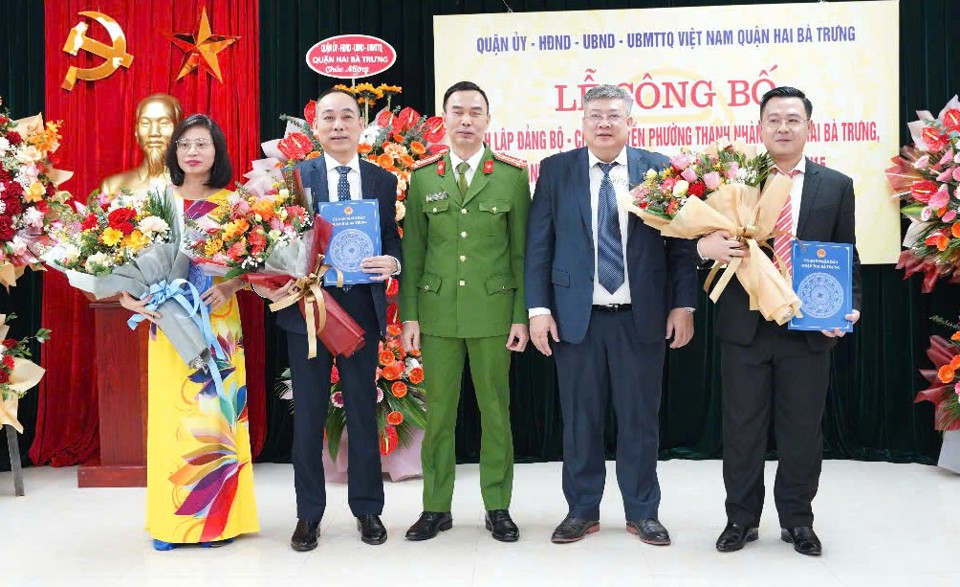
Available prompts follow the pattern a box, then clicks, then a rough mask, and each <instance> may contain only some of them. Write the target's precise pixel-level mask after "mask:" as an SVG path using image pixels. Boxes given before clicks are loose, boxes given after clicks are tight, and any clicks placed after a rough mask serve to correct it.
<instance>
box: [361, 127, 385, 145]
mask: <svg viewBox="0 0 960 587" xmlns="http://www.w3.org/2000/svg"><path fill="white" fill-rule="evenodd" d="M381 130H382V129H381V128H380V127H379V126H377V125H376V124H371V125H370V126H368V127H367V128H365V129H363V132H361V133H360V144H361V145H371V146H372V145H373V142H374V141H375V140H377V135H378V134H380V131H381Z"/></svg>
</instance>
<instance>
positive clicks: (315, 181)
mask: <svg viewBox="0 0 960 587" xmlns="http://www.w3.org/2000/svg"><path fill="white" fill-rule="evenodd" d="M325 159H326V158H325V157H317V158H316V159H311V160H309V161H304V162H303V163H301V164H299V165H298V166H297V171H299V173H300V178H301V180H302V182H303V186H304V187H305V188H310V191H311V193H312V194H313V203H314V204H313V205H314V210H313V212H314V213H316V211H317V210H318V209H319V208H318V207H317V202H322V201H329V199H330V195H329V187H328V182H327V164H326V160H325ZM360 193H361V194H362V195H363V198H364V199H367V200H370V199H377V200H378V201H379V203H380V240H381V243H382V254H384V255H390V256H391V257H395V258H396V259H397V260H398V261H400V260H401V253H400V233H399V232H398V231H397V178H396V177H395V176H394V175H393V174H392V173H390V172H389V171H385V170H384V169H382V168H380V167H378V166H376V165H374V164H373V163H369V162H367V161H364V160H363V159H361V160H360ZM329 289H336V288H333V287H331V288H329ZM336 295H337V296H361V295H372V296H373V306H374V309H375V310H376V312H377V322H378V323H379V324H380V333H381V334H383V333H384V332H386V329H387V294H386V284H385V283H374V284H371V285H357V286H354V287H352V288H350V291H348V292H344V291H338V292H336ZM277 326H279V327H280V328H282V329H284V330H288V331H290V332H297V333H300V334H306V333H307V324H306V321H305V320H304V318H303V314H301V313H300V309H299V308H298V307H297V306H290V307H288V308H284V309H283V310H280V312H278V313H277Z"/></svg>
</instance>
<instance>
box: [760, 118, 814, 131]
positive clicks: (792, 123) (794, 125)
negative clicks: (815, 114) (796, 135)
mask: <svg viewBox="0 0 960 587" xmlns="http://www.w3.org/2000/svg"><path fill="white" fill-rule="evenodd" d="M806 123H807V119H801V118H788V119H786V120H780V119H779V118H768V119H767V120H764V121H763V126H765V127H767V128H769V129H770V130H780V127H781V126H783V125H784V124H786V125H787V128H789V129H790V130H797V129H798V128H800V127H801V126H803V125H804V124H806Z"/></svg>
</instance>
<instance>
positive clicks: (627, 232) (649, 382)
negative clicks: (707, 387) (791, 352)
mask: <svg viewBox="0 0 960 587" xmlns="http://www.w3.org/2000/svg"><path fill="white" fill-rule="evenodd" d="M632 104H633V100H632V98H631V96H630V94H629V93H628V92H626V91H625V90H624V89H623V88H620V87H617V86H611V85H600V86H597V87H595V88H592V89H591V90H590V91H588V92H587V93H586V95H585V96H584V110H583V136H584V140H585V141H586V144H587V146H586V147H584V148H580V149H574V150H572V151H568V152H565V153H559V154H557V155H552V156H550V157H547V158H546V159H544V160H543V162H542V164H541V167H540V177H539V180H538V181H537V189H536V192H535V194H534V197H533V204H532V208H531V210H530V222H529V226H528V228H527V252H526V268H525V272H524V285H525V287H526V301H527V308H528V310H529V313H530V339H531V341H532V342H533V343H534V345H535V346H536V347H537V349H538V350H539V351H540V352H542V353H543V354H544V355H547V356H550V355H551V354H553V353H554V352H556V356H557V376H558V380H559V382H560V405H561V408H562V411H563V493H564V496H565V497H566V499H567V505H568V514H567V517H566V518H565V519H564V520H563V521H562V522H561V523H560V525H559V526H558V527H557V529H556V530H555V531H554V533H553V537H552V540H553V542H555V543H567V542H574V541H577V540H580V539H582V538H583V537H584V536H586V535H587V534H589V533H592V532H596V531H597V530H598V529H599V519H600V499H601V498H602V497H603V486H604V481H605V480H606V464H605V462H604V447H603V425H604V421H605V419H606V418H605V414H606V407H607V401H608V400H607V398H608V395H609V396H611V397H612V400H613V406H614V410H615V412H616V415H617V481H618V482H619V484H620V492H621V494H622V495H623V503H624V510H625V514H626V529H627V531H628V532H630V533H631V534H635V535H637V536H638V537H639V538H640V540H642V541H643V542H646V543H648V544H657V545H666V544H670V535H669V533H668V532H667V529H666V528H664V527H663V525H662V524H661V523H660V522H659V520H658V508H659V505H660V484H659V482H658V481H657V450H658V447H659V422H658V412H659V409H660V396H661V393H662V389H661V380H662V375H663V360H664V355H665V352H666V344H665V343H664V340H665V339H668V338H673V342H672V343H671V344H670V347H671V348H679V347H682V346H683V345H685V344H687V343H688V342H689V341H690V338H691V337H692V336H693V307H692V306H694V305H695V304H696V300H697V291H696V290H697V274H696V265H697V261H696V255H695V254H694V250H693V248H694V245H693V241H687V240H677V239H673V238H664V237H662V236H661V235H660V232H659V231H658V230H655V229H653V228H650V227H649V226H647V225H645V224H644V223H643V222H641V221H640V220H639V219H638V218H637V217H636V216H634V215H633V214H629V213H627V212H626V211H625V210H621V209H619V207H618V206H617V201H616V192H617V191H621V192H625V191H626V190H628V189H629V186H632V185H636V184H639V183H640V182H641V181H643V176H644V174H645V173H646V172H647V171H648V170H650V169H655V170H657V171H659V170H661V169H663V167H664V165H665V164H666V163H667V158H666V157H664V156H663V155H660V154H657V153H652V152H650V151H644V150H641V149H634V148H631V147H627V146H626V141H627V133H628V130H629V125H628V120H629V116H630V107H631V106H632ZM550 338H552V339H553V343H554V344H553V347H552V348H551V343H550Z"/></svg>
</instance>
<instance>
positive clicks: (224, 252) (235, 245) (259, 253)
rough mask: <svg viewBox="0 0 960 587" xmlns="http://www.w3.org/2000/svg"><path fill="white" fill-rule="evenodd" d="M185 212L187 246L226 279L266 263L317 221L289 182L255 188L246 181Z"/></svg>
mask: <svg viewBox="0 0 960 587" xmlns="http://www.w3.org/2000/svg"><path fill="white" fill-rule="evenodd" d="M186 217H187V232H188V237H187V241H186V248H187V250H189V251H190V252H191V253H192V254H193V255H194V256H195V258H196V260H197V261H198V262H200V263H201V264H204V265H206V266H207V269H210V270H211V271H212V272H217V271H218V270H217V269H216V268H217V267H219V268H221V270H220V273H222V274H223V276H224V278H225V279H231V278H233V277H237V276H239V275H243V274H245V273H252V272H254V271H257V270H260V269H263V268H264V267H265V266H266V265H267V263H268V260H269V259H270V257H271V255H273V254H274V252H278V253H279V251H280V250H281V249H284V248H287V247H289V245H290V244H291V243H292V242H293V241H294V240H296V239H297V238H298V237H299V236H300V235H301V234H302V233H303V232H304V231H305V230H306V229H307V228H309V227H310V225H311V224H312V219H311V217H310V215H309V214H307V211H306V209H305V208H304V207H303V206H301V205H298V204H296V203H294V202H293V198H292V197H291V195H290V191H289V190H288V189H287V188H286V187H280V188H279V189H272V190H269V191H266V192H261V193H253V192H251V191H249V190H248V189H246V188H244V187H242V186H241V187H240V188H239V189H238V190H237V191H236V192H233V193H231V194H230V195H229V196H227V197H226V198H223V200H222V201H220V202H218V203H216V204H212V203H209V202H197V203H195V204H194V205H192V206H191V207H190V208H188V209H187V210H186ZM224 271H225V273H223V272H224Z"/></svg>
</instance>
